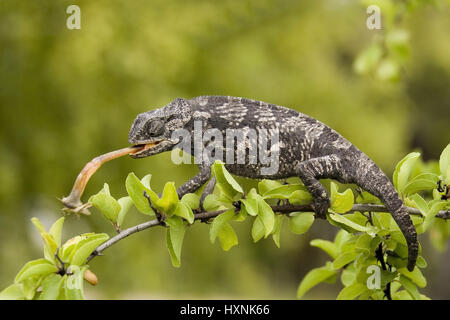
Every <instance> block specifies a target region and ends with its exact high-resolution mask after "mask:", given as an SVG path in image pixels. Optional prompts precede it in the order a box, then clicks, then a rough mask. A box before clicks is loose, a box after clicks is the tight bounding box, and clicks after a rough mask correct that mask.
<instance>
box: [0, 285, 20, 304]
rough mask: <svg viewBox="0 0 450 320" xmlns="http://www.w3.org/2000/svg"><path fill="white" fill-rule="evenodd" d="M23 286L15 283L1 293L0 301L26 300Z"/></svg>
mask: <svg viewBox="0 0 450 320" xmlns="http://www.w3.org/2000/svg"><path fill="white" fill-rule="evenodd" d="M24 299H25V295H24V293H23V289H22V285H21V284H18V283H14V284H12V285H10V286H9V287H7V288H6V289H3V291H2V292H0V300H24Z"/></svg>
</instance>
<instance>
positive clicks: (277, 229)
mask: <svg viewBox="0 0 450 320" xmlns="http://www.w3.org/2000/svg"><path fill="white" fill-rule="evenodd" d="M282 223H283V216H282V215H281V214H278V215H275V226H274V227H273V231H272V239H273V242H275V245H276V246H277V247H278V248H279V247H280V235H281V224H282Z"/></svg>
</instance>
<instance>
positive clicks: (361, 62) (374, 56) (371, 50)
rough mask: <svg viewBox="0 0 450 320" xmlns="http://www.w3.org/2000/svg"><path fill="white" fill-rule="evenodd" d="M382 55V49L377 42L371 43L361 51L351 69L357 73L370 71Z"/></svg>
mask: <svg viewBox="0 0 450 320" xmlns="http://www.w3.org/2000/svg"><path fill="white" fill-rule="evenodd" d="M382 55H383V49H382V48H381V46H380V45H379V44H373V45H371V46H369V47H368V48H367V49H365V50H364V51H362V52H361V53H360V54H359V55H358V56H357V58H356V59H355V62H354V64H353V70H354V71H355V72H356V73H358V74H367V73H369V72H371V71H372V70H373V69H374V68H375V66H376V65H377V64H378V63H379V61H380V59H381V57H382Z"/></svg>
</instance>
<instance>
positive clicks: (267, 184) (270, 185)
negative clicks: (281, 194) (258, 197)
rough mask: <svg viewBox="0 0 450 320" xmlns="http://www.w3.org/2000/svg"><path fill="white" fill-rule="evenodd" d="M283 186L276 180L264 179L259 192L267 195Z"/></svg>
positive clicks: (259, 185) (259, 184)
mask: <svg viewBox="0 0 450 320" xmlns="http://www.w3.org/2000/svg"><path fill="white" fill-rule="evenodd" d="M281 186H283V184H282V183H281V182H279V181H276V180H268V179H264V180H261V181H260V182H258V190H259V193H260V194H265V193H266V192H269V191H271V190H273V189H276V188H279V187H281Z"/></svg>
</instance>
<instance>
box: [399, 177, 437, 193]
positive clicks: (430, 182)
mask: <svg viewBox="0 0 450 320" xmlns="http://www.w3.org/2000/svg"><path fill="white" fill-rule="evenodd" d="M438 180H439V177H438V176H437V175H436V174H434V173H422V174H419V175H418V176H415V177H414V178H413V179H411V180H410V181H409V182H408V183H407V184H406V186H405V189H404V190H403V192H404V194H414V193H417V192H419V191H422V190H433V189H434V188H436V186H437V182H438Z"/></svg>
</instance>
